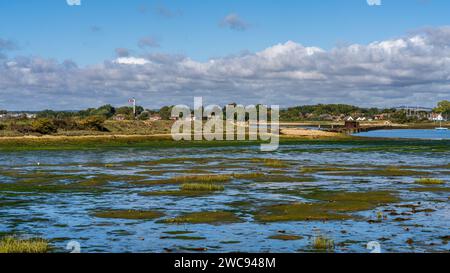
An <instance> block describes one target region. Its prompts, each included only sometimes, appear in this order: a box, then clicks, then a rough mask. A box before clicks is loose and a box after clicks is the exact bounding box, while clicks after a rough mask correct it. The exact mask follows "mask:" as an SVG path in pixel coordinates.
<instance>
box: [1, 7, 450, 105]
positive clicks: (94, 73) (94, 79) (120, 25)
mask: <svg viewBox="0 0 450 273" xmlns="http://www.w3.org/2000/svg"><path fill="white" fill-rule="evenodd" d="M448 10H450V2H449V1H445V0H434V1H424V0H383V1H367V0H346V1H339V0H321V1H294V0H284V1H277V2H275V1H266V0H259V1H256V0H247V1H238V0H229V1H224V0H217V1H181V0H173V1H145V0H130V1H108V2H107V3H106V2H105V1H93V0H82V1H67V0H43V1H26V0H17V1H2V2H0V109H6V110H10V111H14V110H21V111H23V110H29V111H37V110H43V109H54V110H78V109H84V108H88V107H97V106H99V105H103V104H112V105H126V104H127V101H128V99H129V98H131V97H136V98H137V99H138V101H139V102H140V104H141V105H144V106H146V107H148V108H152V109H156V108H159V107H161V106H164V105H175V104H188V105H189V104H190V103H191V102H192V100H193V97H194V96H201V97H203V98H204V101H205V103H207V104H219V105H224V104H226V103H230V102H239V103H242V104H258V103H262V104H267V105H280V106H281V107H289V106H295V105H305V104H317V103H324V104H326V103H342V104H353V105H358V106H361V107H370V106H374V107H382V108H385V107H394V106H399V105H411V106H422V107H434V106H435V105H436V103H437V102H438V101H441V100H444V99H449V98H450V76H449V75H450V58H449V57H448V56H450V19H449V17H448Z"/></svg>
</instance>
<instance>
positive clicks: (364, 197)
mask: <svg viewBox="0 0 450 273" xmlns="http://www.w3.org/2000/svg"><path fill="white" fill-rule="evenodd" d="M304 197H305V198H309V199H315V200H320V201H325V202H327V203H326V204H325V206H326V207H328V208H329V209H331V210H334V211H363V210H370V209H374V208H376V207H379V206H380V205H384V204H390V203H396V202H398V201H400V199H399V198H398V197H397V196H395V195H394V194H392V193H391V192H388V191H370V192H343V191H341V192H334V191H318V192H314V193H310V194H307V195H304Z"/></svg>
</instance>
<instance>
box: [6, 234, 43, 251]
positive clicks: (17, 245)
mask: <svg viewBox="0 0 450 273" xmlns="http://www.w3.org/2000/svg"><path fill="white" fill-rule="evenodd" d="M49 251H50V245H49V243H48V241H47V240H44V239H27V240H25V239H20V238H17V237H12V236H9V237H5V238H2V239H0V253H47V252H49Z"/></svg>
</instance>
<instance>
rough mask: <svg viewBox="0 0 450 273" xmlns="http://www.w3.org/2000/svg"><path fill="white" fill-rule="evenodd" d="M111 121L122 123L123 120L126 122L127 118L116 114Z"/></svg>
mask: <svg viewBox="0 0 450 273" xmlns="http://www.w3.org/2000/svg"><path fill="white" fill-rule="evenodd" d="M113 119H114V120H117V121H123V120H126V119H127V118H126V116H125V115H122V114H118V115H115V116H114V118H113Z"/></svg>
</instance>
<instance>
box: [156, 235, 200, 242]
mask: <svg viewBox="0 0 450 273" xmlns="http://www.w3.org/2000/svg"><path fill="white" fill-rule="evenodd" d="M161 239H171V240H187V241H199V240H206V238H205V237H200V236H184V235H178V236H162V237H161Z"/></svg>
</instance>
